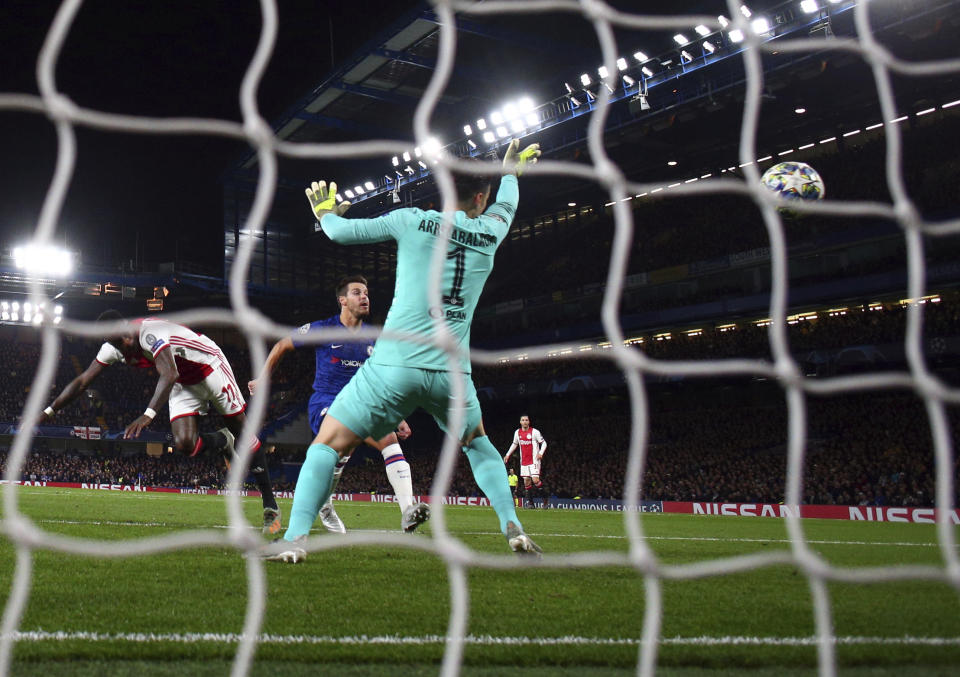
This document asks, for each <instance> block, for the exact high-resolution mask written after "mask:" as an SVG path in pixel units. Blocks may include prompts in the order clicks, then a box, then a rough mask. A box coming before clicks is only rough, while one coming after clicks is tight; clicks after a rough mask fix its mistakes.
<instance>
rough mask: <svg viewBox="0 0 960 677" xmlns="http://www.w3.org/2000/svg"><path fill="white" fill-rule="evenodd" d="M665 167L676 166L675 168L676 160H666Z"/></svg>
mask: <svg viewBox="0 0 960 677" xmlns="http://www.w3.org/2000/svg"><path fill="white" fill-rule="evenodd" d="M667 166H668V167H676V166H677V161H676V160H668V161H667Z"/></svg>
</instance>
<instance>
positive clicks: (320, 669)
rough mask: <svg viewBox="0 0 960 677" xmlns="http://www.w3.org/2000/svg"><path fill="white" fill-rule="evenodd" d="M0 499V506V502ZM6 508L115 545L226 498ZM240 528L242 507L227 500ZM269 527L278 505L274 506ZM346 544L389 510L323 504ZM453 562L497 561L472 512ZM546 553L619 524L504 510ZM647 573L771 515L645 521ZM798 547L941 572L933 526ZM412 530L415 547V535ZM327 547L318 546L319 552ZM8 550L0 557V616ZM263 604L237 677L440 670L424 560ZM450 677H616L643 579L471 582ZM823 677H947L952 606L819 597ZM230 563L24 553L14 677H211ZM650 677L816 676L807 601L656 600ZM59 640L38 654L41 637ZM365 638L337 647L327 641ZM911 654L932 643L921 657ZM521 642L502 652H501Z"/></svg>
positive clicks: (621, 574)
mask: <svg viewBox="0 0 960 677" xmlns="http://www.w3.org/2000/svg"><path fill="white" fill-rule="evenodd" d="M9 490H10V488H9V487H4V488H3V491H4V492H6V491H9ZM19 492H20V494H19V495H20V504H21V508H22V510H23V512H24V513H25V514H27V515H28V516H29V517H30V519H32V520H33V521H34V522H35V523H36V524H37V525H39V526H40V527H42V528H43V529H46V530H49V531H51V532H56V533H61V534H66V535H70V536H75V537H82V538H91V539H106V540H123V539H131V538H141V537H145V536H154V535H159V534H162V533H169V532H176V531H178V530H183V529H196V528H209V529H223V528H224V527H225V526H226V523H227V517H226V509H225V505H226V504H225V499H223V498H219V497H207V496H180V495H170V494H133V493H113V492H99V491H88V490H76V489H54V488H33V487H21V488H19ZM243 506H244V511H245V513H246V515H247V517H248V518H249V520H250V522H251V524H253V525H255V524H256V523H257V521H258V517H259V513H260V503H259V499H253V498H247V499H243ZM281 508H282V509H283V511H284V516H285V517H286V515H287V514H288V513H289V508H290V502H289V501H282V502H281ZM339 512H340V514H341V516H342V518H343V520H344V522H345V523H346V524H347V527H348V529H357V530H374V531H388V530H389V531H392V530H395V529H397V528H398V527H399V519H400V515H399V511H398V510H397V508H396V507H395V506H392V505H389V504H367V503H341V504H339ZM446 515H447V521H448V526H449V528H450V530H451V531H452V532H453V533H454V534H455V535H457V536H458V537H459V538H461V539H462V541H463V542H464V543H465V544H466V545H468V546H469V547H471V548H473V549H475V550H478V551H483V552H488V553H495V554H496V553H502V554H503V556H504V557H513V555H512V554H510V553H509V552H508V551H507V547H506V544H505V541H504V539H503V537H502V536H500V535H499V534H498V533H497V531H496V526H497V522H496V519H495V516H494V514H493V511H492V510H491V509H489V508H475V507H469V508H467V507H461V508H456V507H451V508H447V512H446ZM521 519H522V520H523V522H524V526H525V528H526V530H527V532H528V533H530V534H531V535H533V537H534V538H535V539H536V540H537V542H538V543H539V544H540V545H541V546H543V548H544V550H545V551H546V552H548V553H551V554H556V553H577V552H585V551H602V550H612V551H617V552H626V551H627V548H628V541H627V539H626V537H625V531H624V524H623V516H622V515H621V514H619V513H598V512H569V511H557V510H553V511H532V510H527V511H522V512H521ZM643 520H644V526H645V529H646V531H647V535H648V536H649V538H650V544H651V546H652V548H653V549H654V551H655V552H656V553H657V555H658V556H659V557H660V558H661V559H662V561H663V562H665V563H669V564H680V563H690V562H697V561H704V560H711V559H715V558H722V557H729V556H734V555H741V554H747V553H756V552H770V551H775V550H787V549H788V548H789V544H788V541H787V536H786V531H785V528H784V524H783V523H782V522H781V521H780V520H777V519H766V518H738V517H717V516H697V517H695V516H687V515H662V514H648V515H644V516H643ZM804 525H805V528H806V532H807V535H808V538H810V539H811V540H812V541H815V542H814V543H813V546H812V547H813V548H814V549H815V550H816V551H817V552H819V553H820V554H821V555H822V556H823V557H825V558H826V559H827V560H828V561H829V562H831V563H834V564H837V565H844V566H851V567H857V566H876V565H881V564H927V565H935V566H936V565H941V564H942V560H941V556H940V551H939V549H938V547H937V546H936V533H935V528H934V527H933V526H932V525H920V524H891V523H872V522H871V523H865V522H840V521H827V520H807V521H805V522H804ZM430 531H431V529H430V523H427V525H425V528H424V531H423V534H418V535H414V536H411V537H410V538H412V539H417V538H427V537H428V536H429V534H430ZM330 538H334V537H333V536H330ZM14 557H15V556H14V548H13V545H12V544H11V542H10V541H9V540H8V539H7V538H6V537H4V539H3V540H2V541H0V573H2V578H0V581H2V586H0V597H2V599H0V601H2V603H3V604H5V603H6V599H7V597H8V596H9V593H10V581H11V580H12V577H13V571H14ZM267 576H268V588H269V594H268V602H267V610H266V617H265V620H264V624H263V630H262V631H263V632H264V633H265V634H267V635H269V636H270V638H269V640H268V641H265V642H263V643H262V644H261V645H260V646H259V648H258V650H257V654H256V664H255V666H254V669H253V674H269V675H271V676H274V675H306V674H318V673H323V674H341V675H395V674H404V675H405V677H407V676H415V675H421V674H422V675H432V674H437V673H438V672H439V663H440V660H441V657H442V654H443V645H442V642H441V641H440V640H439V638H440V637H442V636H443V635H444V634H445V632H446V628H447V621H448V614H449V611H450V605H449V588H448V580H447V573H446V569H445V567H444V565H443V562H442V561H441V560H440V559H439V558H438V557H436V556H434V555H431V554H427V553H423V552H421V551H417V550H413V549H411V550H406V549H403V548H384V547H351V548H342V549H336V550H333V551H329V552H322V553H311V555H310V557H308V559H307V561H306V562H304V563H303V564H299V565H296V566H292V565H285V564H280V563H267ZM469 586H470V619H469V625H468V633H469V635H470V636H471V637H472V638H475V639H474V641H473V642H472V643H469V644H468V645H467V646H466V648H465V655H464V667H463V674H465V675H475V676H479V675H524V676H526V677H532V676H540V675H544V676H546V675H585V676H587V677H591V676H594V675H596V676H599V675H630V674H635V671H636V661H637V654H638V644H637V642H638V640H639V638H640V637H641V633H642V618H643V609H644V583H643V579H642V577H641V576H640V575H639V574H638V573H637V572H636V571H634V570H631V569H629V568H623V567H603V568H592V567H583V568H576V569H524V570H512V571H501V570H484V569H477V568H474V569H471V570H470V573H469ZM829 592H830V596H831V601H832V610H833V618H834V629H835V634H836V635H837V636H838V637H841V638H848V639H847V640H846V641H844V642H842V643H840V644H838V646H837V657H838V662H839V665H840V674H841V675H898V676H899V675H948V674H956V673H955V672H954V670H955V669H956V666H958V665H960V595H958V591H957V590H956V589H955V588H952V587H951V586H949V585H946V584H942V583H934V582H922V581H914V582H900V583H885V584H857V585H855V584H838V583H835V584H831V585H830V586H829ZM246 601H247V600H246V572H245V560H244V559H243V557H242V556H241V554H240V553H238V552H237V551H234V550H231V549H229V548H224V547H206V548H193V549H190V550H181V551H176V552H170V553H165V554H161V555H152V556H146V557H130V558H122V559H100V558H93V557H79V556H73V555H64V554H60V553H54V552H48V551H38V552H36V553H35V555H34V575H33V585H32V589H31V592H30V598H29V603H28V606H27V608H26V611H25V614H24V618H23V621H22V623H21V625H20V631H21V632H24V633H33V634H32V635H30V636H29V637H25V638H23V639H21V640H20V641H19V642H18V643H17V645H16V649H15V653H14V664H13V674H16V675H41V674H42V675H47V674H49V672H50V671H51V670H56V671H57V674H69V675H87V674H90V675H94V674H96V675H101V674H118V675H126V674H130V675H134V674H136V675H142V674H162V675H166V674H170V675H173V674H177V675H183V674H185V673H184V671H185V670H186V674H197V675H208V674H209V675H221V674H227V673H229V670H230V666H231V659H232V657H233V655H234V652H235V650H236V646H237V645H236V643H235V642H234V641H230V640H229V639H228V638H224V637H207V638H204V637H198V635H200V634H202V633H217V634H223V635H229V634H231V633H234V634H239V633H240V632H241V631H242V626H243V615H244V610H245V605H246ZM663 605H664V616H663V632H662V637H663V638H664V642H663V644H662V645H661V647H660V649H659V657H658V671H657V674H662V675H684V676H694V675H711V676H715V675H740V674H748V675H754V676H759V675H794V674H795V675H801V674H804V675H806V674H813V673H814V672H815V669H816V650H815V648H814V647H813V646H811V645H810V644H809V642H808V641H809V639H810V638H811V637H812V635H813V632H814V626H813V607H812V602H811V596H810V589H809V586H808V584H807V581H806V579H805V578H804V576H803V575H802V574H801V573H799V572H798V571H797V569H796V567H794V566H792V565H778V566H770V567H765V568H762V569H758V570H754V571H751V572H748V573H740V574H735V575H724V576H716V577H710V578H706V579H698V580H687V581H666V582H664V584H663ZM57 632H62V633H66V634H65V635H64V636H63V637H62V638H60V639H54V638H52V637H51V634H50V633H57ZM359 637H367V638H379V641H376V642H372V641H369V640H368V641H354V642H349V641H346V640H345V639H344V638H359ZM917 638H924V639H925V640H929V639H930V638H941V639H944V640H946V641H944V642H941V643H939V644H933V643H930V642H929V641H925V642H921V641H918V639H917ZM521 639H522V640H524V641H523V642H520V641H518V640H521Z"/></svg>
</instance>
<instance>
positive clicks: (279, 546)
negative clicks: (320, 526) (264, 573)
mask: <svg viewBox="0 0 960 677" xmlns="http://www.w3.org/2000/svg"><path fill="white" fill-rule="evenodd" d="M306 542H307V537H306V536H298V537H297V539H296V540H294V541H285V540H283V539H282V538H278V539H276V540H275V541H274V542H273V543H271V544H270V545H268V546H267V547H266V548H264V550H263V558H264V559H265V560H267V561H268V562H286V563H287V564H299V563H300V562H302V561H303V560H305V559H307V550H306V548H304V547H303V546H304V545H305V544H306Z"/></svg>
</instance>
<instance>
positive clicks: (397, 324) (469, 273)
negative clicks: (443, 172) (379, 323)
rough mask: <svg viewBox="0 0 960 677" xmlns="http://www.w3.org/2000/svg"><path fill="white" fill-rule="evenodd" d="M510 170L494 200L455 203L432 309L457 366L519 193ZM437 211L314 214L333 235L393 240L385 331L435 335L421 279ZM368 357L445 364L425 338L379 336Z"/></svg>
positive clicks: (425, 280)
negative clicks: (465, 205) (470, 214)
mask: <svg viewBox="0 0 960 677" xmlns="http://www.w3.org/2000/svg"><path fill="white" fill-rule="evenodd" d="M519 196H520V193H519V190H518V188H517V178H516V177H515V176H513V175H512V174H508V175H506V176H504V177H503V178H502V179H501V180H500V189H499V190H498V191H497V199H496V202H495V203H494V204H492V205H490V206H489V207H488V208H487V210H486V211H485V212H484V213H483V214H481V215H480V216H478V217H477V218H474V219H471V218H467V215H466V214H465V213H464V212H462V211H458V212H456V213H455V215H454V229H453V234H452V235H451V237H450V242H449V244H448V247H447V258H446V261H445V262H444V266H443V276H442V278H441V283H440V284H441V297H442V305H441V307H440V308H436V309H433V314H434V315H440V316H441V317H444V318H446V322H447V327H448V328H449V330H450V333H451V334H452V335H453V337H454V339H455V341H456V342H457V346H458V348H459V349H460V350H461V351H462V352H463V358H462V359H461V361H460V368H461V370H462V371H463V372H464V373H467V374H469V373H470V324H471V322H472V321H473V313H474V311H475V310H476V308H477V301H479V299H480V293H481V292H482V291H483V285H484V284H485V283H486V281H487V278H488V277H489V276H490V271H491V270H493V256H494V253H495V252H496V250H497V247H499V246H500V243H501V242H503V240H504V238H505V237H506V236H507V231H508V230H509V229H510V224H511V223H512V222H513V217H514V214H516V211H517V201H518V200H519ZM442 218H443V215H442V214H441V213H440V212H436V211H433V210H430V211H424V210H422V209H413V208H410V209H396V210H394V211H392V212H390V213H388V214H384V215H383V216H379V217H377V218H375V219H347V218H343V217H341V216H337V215H335V214H327V215H326V216H324V217H323V219H322V220H321V222H320V225H321V227H322V228H323V231H324V232H325V233H326V234H327V235H328V236H329V237H330V239H331V240H333V241H334V242H339V243H341V244H356V243H365V242H384V241H386V240H396V241H397V282H396V287H395V288H394V292H393V302H392V303H391V304H390V311H389V312H388V313H387V320H386V322H385V323H384V326H383V328H384V331H393V332H400V333H404V334H420V335H426V336H430V337H432V336H433V335H434V328H433V319H432V317H431V308H430V302H429V297H428V295H427V285H428V284H429V283H430V275H429V272H430V259H431V256H432V254H433V248H434V243H435V242H436V240H437V236H438V235H439V233H440V224H441V221H442ZM367 362H368V363H372V364H382V365H391V366H399V367H416V368H420V369H435V370H446V369H448V368H449V366H450V365H449V362H448V361H447V356H446V353H444V351H442V350H440V349H439V348H437V347H435V346H432V345H425V344H416V343H412V342H410V341H403V340H390V339H386V338H381V339H379V340H378V341H377V343H376V347H375V348H374V350H373V355H372V356H371V357H370V359H369V360H367Z"/></svg>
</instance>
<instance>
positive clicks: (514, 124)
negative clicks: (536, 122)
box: [510, 118, 527, 132]
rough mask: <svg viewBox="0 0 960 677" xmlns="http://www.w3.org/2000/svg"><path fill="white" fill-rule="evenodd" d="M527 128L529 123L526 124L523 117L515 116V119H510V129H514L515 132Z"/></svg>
mask: <svg viewBox="0 0 960 677" xmlns="http://www.w3.org/2000/svg"><path fill="white" fill-rule="evenodd" d="M526 128H527V125H526V124H524V122H523V119H522V118H514V119H513V120H511V121H510V129H512V130H513V131H515V132H522V131H523V130H524V129H526Z"/></svg>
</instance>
